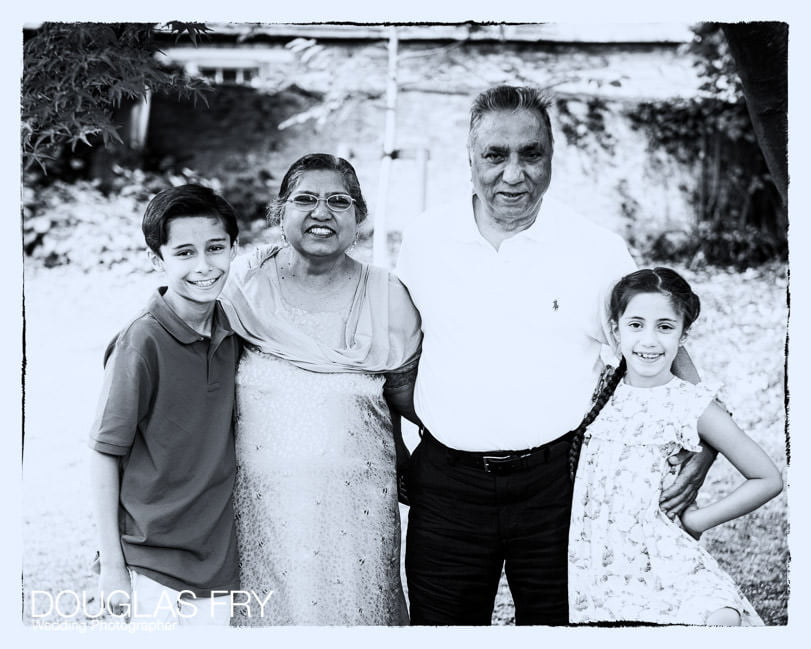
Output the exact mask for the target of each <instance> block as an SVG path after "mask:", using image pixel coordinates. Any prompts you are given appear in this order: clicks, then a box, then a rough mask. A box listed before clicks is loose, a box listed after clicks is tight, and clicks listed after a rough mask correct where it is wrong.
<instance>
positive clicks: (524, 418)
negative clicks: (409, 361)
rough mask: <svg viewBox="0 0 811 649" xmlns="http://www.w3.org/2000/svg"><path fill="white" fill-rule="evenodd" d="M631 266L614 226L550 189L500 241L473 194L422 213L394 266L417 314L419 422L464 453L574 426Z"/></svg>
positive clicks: (514, 444) (515, 445) (541, 439)
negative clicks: (614, 291) (594, 219)
mask: <svg viewBox="0 0 811 649" xmlns="http://www.w3.org/2000/svg"><path fill="white" fill-rule="evenodd" d="M635 269H636V265H635V264H634V261H633V259H632V258H631V256H630V254H629V253H628V250H627V248H626V246H625V242H624V241H623V240H622V239H621V238H620V237H619V236H618V235H616V234H614V233H611V232H609V231H608V230H605V229H603V228H600V227H598V226H597V225H595V224H593V223H591V222H589V221H587V220H585V219H583V218H582V217H579V216H577V215H575V214H573V213H571V212H568V211H566V210H564V209H563V208H561V207H558V206H553V205H551V204H550V203H548V201H547V199H545V200H544V203H543V205H542V207H541V211H540V213H539V215H538V218H537V219H536V221H535V223H534V224H533V225H532V226H531V227H529V228H528V229H526V230H524V231H522V232H519V233H518V234H516V235H515V236H513V237H510V238H509V239H506V240H505V241H504V242H503V243H502V244H501V246H500V248H499V250H498V251H496V250H494V249H493V247H492V246H491V245H490V244H489V243H488V242H487V241H486V240H485V239H484V238H483V237H482V236H481V234H480V233H479V230H478V228H477V226H476V223H475V221H474V218H473V208H472V202H471V200H470V199H468V200H466V201H464V202H461V203H460V204H459V205H458V207H457V208H456V209H452V210H448V209H447V208H445V209H442V210H433V211H431V210H429V211H428V212H425V213H423V214H421V215H420V216H418V217H417V218H416V219H415V220H414V221H413V222H412V223H411V224H410V225H409V226H408V227H407V228H406V229H405V232H404V234H403V243H402V247H401V249H400V256H399V261H398V265H397V274H398V276H399V277H400V279H401V280H402V281H403V283H404V284H405V285H406V287H408V289H409V292H410V293H411V297H412V299H413V300H414V304H415V305H416V306H417V309H419V311H420V314H421V316H422V328H423V332H424V339H423V344H422V357H421V358H420V364H419V372H418V375H417V384H416V388H415V393H414V400H415V407H416V411H417V414H418V415H419V417H420V419H421V420H422V422H423V424H425V426H426V427H427V428H428V430H430V431H431V433H432V434H433V435H434V436H435V437H436V438H437V439H439V440H440V441H441V442H442V443H443V444H445V445H447V446H450V447H452V448H456V449H460V450H468V451H489V450H519V449H526V448H532V447H534V446H538V445H540V444H543V443H545V442H548V441H550V440H553V439H555V438H557V437H560V436H561V435H563V434H565V433H566V432H568V431H569V430H571V429H573V428H575V427H576V426H577V425H578V424H579V423H580V421H581V419H582V418H583V416H584V414H585V413H586V411H587V410H588V408H589V406H590V400H591V394H592V392H593V391H594V387H595V385H596V383H597V380H598V378H599V374H600V370H601V368H602V362H601V360H600V350H601V346H602V344H604V343H607V342H608V340H609V338H608V336H609V334H610V329H609V325H608V318H607V303H608V297H609V295H610V291H611V288H612V287H613V285H614V283H615V282H616V281H617V280H618V279H619V278H620V277H622V276H623V275H625V274H627V273H629V272H632V271H634V270H635Z"/></svg>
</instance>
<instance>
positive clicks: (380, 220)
mask: <svg viewBox="0 0 811 649" xmlns="http://www.w3.org/2000/svg"><path fill="white" fill-rule="evenodd" d="M388 32H389V69H388V80H387V84H386V127H385V128H386V130H385V132H384V135H383V158H382V159H381V161H380V176H379V177H378V183H377V201H376V203H375V214H374V224H375V231H374V236H373V237H372V262H373V263H374V264H375V265H376V266H382V267H383V268H387V267H388V265H389V251H388V237H387V235H388V230H387V228H386V201H387V199H388V194H389V177H390V176H391V163H392V154H393V153H394V149H395V147H394V141H395V126H396V117H397V28H396V27H394V26H392V27H389V28H388Z"/></svg>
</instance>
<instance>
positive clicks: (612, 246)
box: [597, 235, 637, 346]
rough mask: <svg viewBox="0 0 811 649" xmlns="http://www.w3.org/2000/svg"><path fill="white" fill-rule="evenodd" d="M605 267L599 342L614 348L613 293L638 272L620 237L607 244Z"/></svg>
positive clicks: (601, 292)
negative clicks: (618, 286)
mask: <svg viewBox="0 0 811 649" xmlns="http://www.w3.org/2000/svg"><path fill="white" fill-rule="evenodd" d="M604 259H605V267H604V272H603V275H602V277H604V278H605V280H604V283H603V285H602V286H601V287H600V296H599V322H600V332H599V337H598V338H597V340H599V341H600V342H601V343H603V344H606V345H609V346H613V344H614V335H613V333H612V327H611V319H610V315H611V314H610V310H609V305H610V302H611V291H612V290H613V289H614V286H615V285H616V283H617V282H618V281H619V280H620V279H622V278H623V277H625V275H627V274H629V273H633V272H634V271H635V270H637V265H636V262H635V261H634V259H633V257H631V253H630V252H628V248H627V246H626V245H625V241H624V240H623V239H622V238H621V237H619V235H612V236H611V237H610V238H609V239H608V241H607V242H606V247H605V256H604Z"/></svg>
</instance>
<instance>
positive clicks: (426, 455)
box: [405, 438, 572, 626]
mask: <svg viewBox="0 0 811 649" xmlns="http://www.w3.org/2000/svg"><path fill="white" fill-rule="evenodd" d="M568 451H569V444H568V443H564V442H560V443H557V444H554V443H553V444H550V445H549V452H548V453H547V454H546V457H545V458H543V459H542V460H541V461H540V462H541V463H540V464H537V463H535V465H534V466H530V467H527V468H524V469H519V470H516V471H513V472H510V473H508V474H498V473H495V474H494V473H487V472H485V470H484V468H483V467H482V468H478V467H474V466H467V465H464V464H462V463H460V462H458V461H454V457H453V452H449V451H448V450H447V449H445V448H444V447H442V446H441V445H438V444H437V443H436V442H435V441H434V442H429V441H428V440H427V439H425V438H423V440H422V441H421V442H420V444H419V445H418V446H417V448H416V449H415V450H414V454H413V455H412V459H411V465H410V467H409V479H408V492H409V499H410V503H411V504H410V510H409V515H408V533H407V537H406V559H405V565H406V577H407V580H408V596H409V602H410V611H411V624H414V625H465V626H468V625H489V624H490V621H491V618H492V615H493V607H494V603H495V596H496V592H497V590H498V583H499V580H500V578H501V570H502V567H503V568H504V571H505V574H506V576H507V581H508V583H509V586H510V591H511V593H512V596H513V601H514V602H515V622H516V624H518V625H525V624H545V625H567V624H568V621H569V620H568V592H567V571H568V566H567V545H568V534H569V515H570V512H571V501H572V485H571V480H570V478H569V467H568Z"/></svg>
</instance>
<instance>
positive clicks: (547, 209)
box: [457, 194, 558, 245]
mask: <svg viewBox="0 0 811 649" xmlns="http://www.w3.org/2000/svg"><path fill="white" fill-rule="evenodd" d="M458 213H459V214H464V216H465V218H464V219H462V220H461V221H460V222H459V223H458V224H457V228H458V237H459V239H460V240H461V241H465V242H468V243H475V242H482V241H485V239H484V237H483V236H482V233H481V232H479V227H478V226H477V225H476V218H475V217H474V215H473V194H471V195H470V198H469V199H468V202H467V206H466V209H464V210H459V212H458ZM557 227H558V210H557V209H555V207H554V201H547V198H546V197H545V196H544V200H543V202H542V203H541V209H540V211H539V212H538V216H537V217H536V218H535V222H534V223H533V224H532V225H530V226H529V227H528V228H527V229H526V230H521V232H517V233H516V234H515V235H513V236H512V237H510V239H516V238H518V239H521V238H526V239H530V240H532V241H539V242H540V241H544V240H546V239H547V238H548V237H549V234H550V233H551V232H552V231H553V230H555V229H556V228H557ZM488 245H489V244H488Z"/></svg>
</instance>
